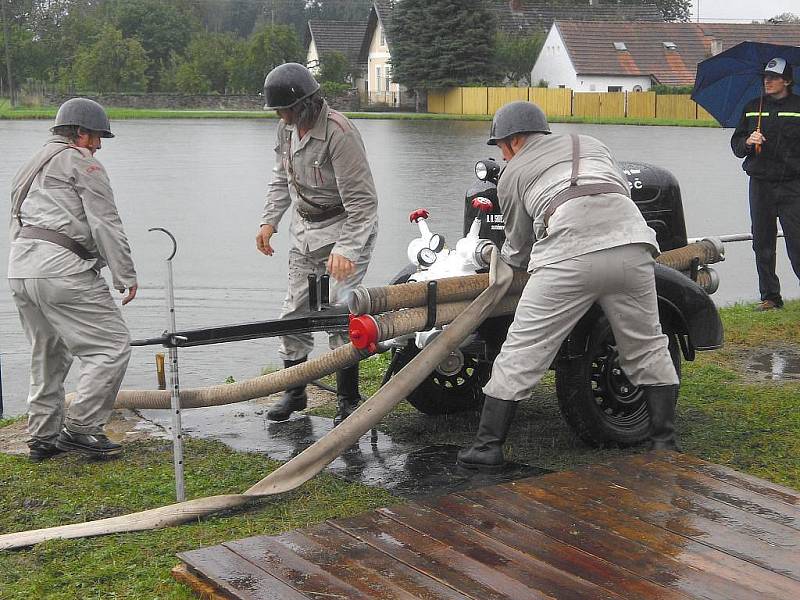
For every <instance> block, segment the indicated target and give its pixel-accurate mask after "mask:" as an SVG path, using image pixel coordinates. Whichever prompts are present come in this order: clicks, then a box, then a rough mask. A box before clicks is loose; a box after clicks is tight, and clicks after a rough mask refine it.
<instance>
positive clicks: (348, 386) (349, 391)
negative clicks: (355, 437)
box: [333, 365, 361, 427]
mask: <svg viewBox="0 0 800 600" xmlns="http://www.w3.org/2000/svg"><path fill="white" fill-rule="evenodd" d="M359 402H361V394H359V392H358V365H353V366H352V367H347V368H346V369H342V370H341V371H336V403H337V408H336V416H335V417H333V426H334V427H336V426H337V425H338V424H339V423H341V422H342V421H344V420H345V419H346V418H347V417H349V416H350V415H352V414H353V411H355V409H356V408H358V403H359Z"/></svg>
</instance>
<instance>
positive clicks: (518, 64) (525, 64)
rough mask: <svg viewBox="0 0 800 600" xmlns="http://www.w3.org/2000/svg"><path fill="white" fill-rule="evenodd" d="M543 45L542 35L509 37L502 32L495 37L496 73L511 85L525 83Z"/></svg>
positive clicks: (528, 79)
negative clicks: (519, 82)
mask: <svg viewBox="0 0 800 600" xmlns="http://www.w3.org/2000/svg"><path fill="white" fill-rule="evenodd" d="M543 45H544V35H542V34H535V35H530V36H520V35H510V34H507V33H504V32H502V31H499V32H497V35H496V37H495V54H494V59H495V63H496V65H497V69H498V72H499V73H500V74H501V75H502V76H503V77H504V78H505V79H507V80H508V81H510V82H511V83H514V84H516V83H517V82H518V81H522V80H524V81H525V82H526V84H527V82H529V81H530V78H531V70H533V65H534V64H535V63H536V59H537V58H538V57H539V52H541V50H542V46H543Z"/></svg>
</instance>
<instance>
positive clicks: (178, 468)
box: [148, 227, 186, 502]
mask: <svg viewBox="0 0 800 600" xmlns="http://www.w3.org/2000/svg"><path fill="white" fill-rule="evenodd" d="M148 231H161V232H163V233H165V234H167V235H168V236H169V238H170V239H171V240H172V254H170V255H169V257H168V258H167V287H166V300H167V329H168V333H175V330H176V326H175V293H174V288H173V281H172V259H173V258H174V257H175V253H176V252H177V251H178V243H177V242H176V241H175V237H174V236H173V235H172V234H171V233H170V232H169V231H167V230H166V229H164V228H162V227H153V228H151V229H149V230H148ZM169 385H170V405H171V409H172V455H173V463H174V465H175V497H176V498H177V500H178V502H183V501H184V500H185V499H186V494H185V492H184V486H183V431H182V429H181V392H180V382H179V379H178V349H177V348H176V347H175V346H170V348H169Z"/></svg>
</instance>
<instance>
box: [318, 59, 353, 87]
mask: <svg viewBox="0 0 800 600" xmlns="http://www.w3.org/2000/svg"><path fill="white" fill-rule="evenodd" d="M319 64H320V69H319V80H320V82H323V81H330V82H333V83H348V82H349V81H352V77H351V75H350V72H351V68H350V63H349V61H348V60H347V57H346V56H345V55H344V54H342V53H341V52H338V51H334V52H326V53H325V54H323V55H322V56H321V57H320V61H319Z"/></svg>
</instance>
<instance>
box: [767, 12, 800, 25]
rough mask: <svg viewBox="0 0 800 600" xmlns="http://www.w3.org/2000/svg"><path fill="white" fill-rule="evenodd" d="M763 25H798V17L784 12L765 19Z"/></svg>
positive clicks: (799, 18) (799, 19)
mask: <svg viewBox="0 0 800 600" xmlns="http://www.w3.org/2000/svg"><path fill="white" fill-rule="evenodd" d="M765 23H800V15H796V14H794V13H790V12H785V13H781V14H779V15H775V16H774V17H772V18H771V19H767V20H766V21H765Z"/></svg>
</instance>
